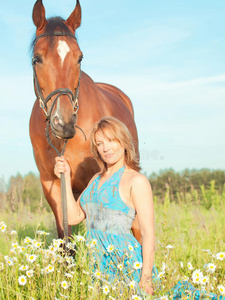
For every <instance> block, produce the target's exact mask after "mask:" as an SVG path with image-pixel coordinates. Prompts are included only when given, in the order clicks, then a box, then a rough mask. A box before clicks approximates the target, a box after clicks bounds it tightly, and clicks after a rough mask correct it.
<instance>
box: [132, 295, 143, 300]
mask: <svg viewBox="0 0 225 300" xmlns="http://www.w3.org/2000/svg"><path fill="white" fill-rule="evenodd" d="M131 299H134V300H141V297H139V296H138V295H133V296H132V298H131Z"/></svg>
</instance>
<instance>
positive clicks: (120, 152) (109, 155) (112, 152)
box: [95, 131, 125, 165]
mask: <svg viewBox="0 0 225 300" xmlns="http://www.w3.org/2000/svg"><path fill="white" fill-rule="evenodd" d="M95 141H96V145H97V150H98V153H99V154H100V156H101V159H102V160H103V161H104V162H105V163H106V164H107V165H113V164H115V163H117V162H120V161H121V162H122V163H123V164H124V159H125V149H124V147H123V146H122V145H121V144H120V143H119V142H118V141H117V140H116V139H114V138H110V135H109V134H107V132H106V134H105V135H104V134H103V133H102V132H101V131H97V132H96V133H95Z"/></svg>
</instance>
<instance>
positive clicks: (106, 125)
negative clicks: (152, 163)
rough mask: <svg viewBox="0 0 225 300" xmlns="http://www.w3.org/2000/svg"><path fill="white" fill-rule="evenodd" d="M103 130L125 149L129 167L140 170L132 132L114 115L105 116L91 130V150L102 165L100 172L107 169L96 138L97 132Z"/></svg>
mask: <svg viewBox="0 0 225 300" xmlns="http://www.w3.org/2000/svg"><path fill="white" fill-rule="evenodd" d="M98 131H100V132H102V133H103V135H104V136H106V137H108V138H109V137H110V138H113V139H115V140H116V141H117V142H119V143H120V144H121V145H122V147H124V149H125V163H126V165H127V166H128V167H130V168H131V169H133V170H135V171H138V172H139V171H140V170H141V168H140V166H139V154H138V150H136V149H135V143H134V141H133V138H132V136H131V134H130V131H129V130H128V128H127V127H126V125H125V124H123V123H122V122H121V121H119V120H117V119H116V118H113V117H104V118H102V119H101V120H100V121H99V122H97V123H95V124H94V125H93V128H92V132H91V140H90V144H91V152H92V155H93V157H94V159H95V160H96V161H97V163H98V165H99V167H100V174H101V175H103V174H104V173H105V172H106V170H107V165H106V163H105V162H104V161H103V160H102V159H101V157H100V155H99V153H98V150H97V144H96V140H95V134H96V132H98Z"/></svg>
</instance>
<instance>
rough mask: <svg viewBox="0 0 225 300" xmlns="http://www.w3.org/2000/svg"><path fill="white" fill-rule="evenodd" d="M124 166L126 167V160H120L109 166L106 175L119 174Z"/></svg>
mask: <svg viewBox="0 0 225 300" xmlns="http://www.w3.org/2000/svg"><path fill="white" fill-rule="evenodd" d="M124 165H125V160H120V161H118V162H116V163H115V164H112V165H111V164H107V170H106V172H105V174H106V175H111V174H113V173H115V172H117V171H118V170H119V169H121V168H122V167H123V166H124Z"/></svg>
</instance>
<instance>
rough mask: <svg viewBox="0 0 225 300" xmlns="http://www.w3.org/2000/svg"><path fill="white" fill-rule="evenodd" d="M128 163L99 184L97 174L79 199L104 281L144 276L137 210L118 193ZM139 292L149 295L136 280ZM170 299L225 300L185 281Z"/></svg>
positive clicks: (154, 273) (157, 283)
mask: <svg viewBox="0 0 225 300" xmlns="http://www.w3.org/2000/svg"><path fill="white" fill-rule="evenodd" d="M124 169H125V167H122V168H121V169H119V170H118V171H117V172H116V173H114V174H113V175H112V176H111V177H110V178H109V179H108V180H107V181H105V182H104V183H103V185H102V186H101V187H100V188H99V181H100V176H98V177H97V178H96V179H95V180H94V181H93V182H92V183H91V184H90V185H89V186H88V187H87V189H86V190H85V191H84V192H83V194H82V196H81V199H80V203H81V206H82V208H83V210H84V211H85V213H86V221H87V242H88V243H89V245H91V244H93V245H94V247H95V248H94V252H93V255H94V258H95V260H96V263H95V264H94V270H93V273H94V272H95V271H97V270H98V271H100V272H101V274H103V278H102V277H101V279H102V280H103V281H107V282H110V283H115V282H116V281H120V282H124V283H126V284H127V286H128V285H129V284H130V282H132V281H135V282H136V283H138V282H139V281H140V276H141V265H142V247H141V245H140V244H139V243H138V241H137V240H136V239H135V238H134V236H133V234H132V233H131V226H132V223H133V221H134V218H135V210H134V209H133V208H132V207H129V206H128V205H126V204H125V203H124V202H123V200H122V199H121V197H120V194H119V184H120V180H121V177H122V175H123V172H124ZM157 275H158V271H157V269H156V267H155V266H153V270H152V282H153V284H154V285H155V288H159V289H160V279H159V278H158V277H157ZM136 291H137V293H138V294H140V295H142V296H144V298H145V296H147V294H146V293H145V292H144V291H141V290H140V289H139V288H138V284H136ZM167 295H168V296H170V297H171V299H174V300H178V299H182V298H183V297H184V296H186V299H195V300H198V299H211V300H216V299H220V300H225V297H223V296H218V295H216V294H214V293H210V294H209V295H207V294H206V293H205V292H202V291H200V290H197V289H196V288H194V286H193V285H192V284H191V283H189V282H185V281H179V282H178V283H177V284H176V286H175V287H174V288H172V289H171V290H170V291H169V292H168V293H167Z"/></svg>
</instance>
